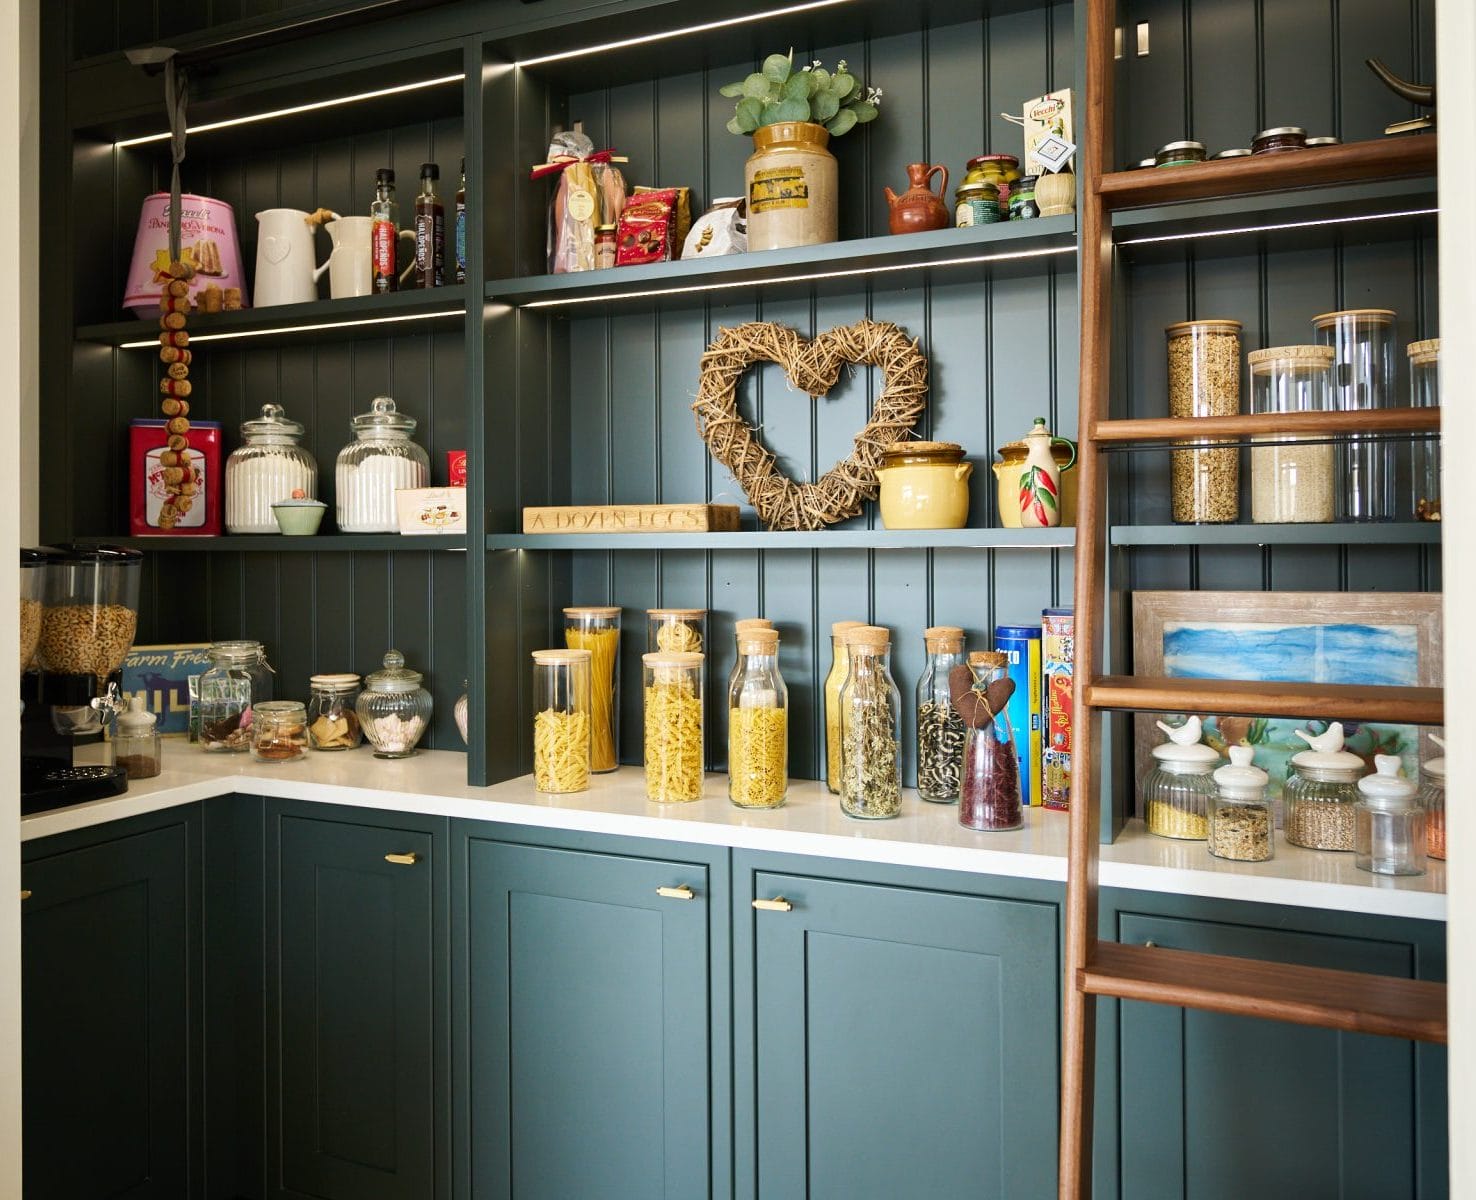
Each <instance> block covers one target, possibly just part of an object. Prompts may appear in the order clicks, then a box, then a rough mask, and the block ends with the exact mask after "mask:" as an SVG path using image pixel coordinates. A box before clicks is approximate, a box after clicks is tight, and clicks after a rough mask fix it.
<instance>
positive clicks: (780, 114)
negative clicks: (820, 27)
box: [720, 49, 882, 137]
mask: <svg viewBox="0 0 1476 1200" xmlns="http://www.w3.org/2000/svg"><path fill="white" fill-rule="evenodd" d="M720 90H721V93H722V95H724V96H727V97H728V98H729V99H736V100H737V101H738V107H737V109H736V110H735V111H734V113H733V119H732V120H731V121H729V122H728V132H729V133H737V134H748V133H752V132H753V131H754V130H755V129H759V128H761V127H763V126H765V125H774V124H777V123H779V122H780V121H813V122H815V123H816V124H819V125H824V126H825V128H826V129H828V130H829V131H830V136H831V137H840V136H841V134H843V133H849V132H850V131H851V130H852V129H853V128H854V127H855V126H857V125H864V124H865V123H866V122H867V121H874V120H876V115H877V112H878V109H879V106H880V104H881V98H882V90H881V88H874V87H867V86H866V85H865V84H864V83H862V82H861V80H860V79H858V78H856V76H854V75H852V74H851V73H850V71H849V70H847V68H846V63H845V60H844V59H842V60H841V61H840V62H838V63H836V64H835V70H834V71H827V70H826V69H825V67H824V66H822V65H821V63H820V61H819V60H818V59H816V60H815V61H814V62H812V63H810V64H809V65H808V66H805V67H801V68H800V69H799V70H798V71H796V70H795V69H794V51H793V50H792V49H791V50H790V52H789V53H788V54H771V55H769V57H768V58H766V59H764V65H763V69H762V70H758V71H755V72H754V73H753V74H752V75H750V76H749V77H748V78H747V79H744V80H740V81H739V82H738V83H730V84H728V85H727V86H726V87H723V88H722V89H720Z"/></svg>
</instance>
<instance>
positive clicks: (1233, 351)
mask: <svg viewBox="0 0 1476 1200" xmlns="http://www.w3.org/2000/svg"><path fill="white" fill-rule="evenodd" d="M1241 328H1242V326H1241V324H1240V322H1239V321H1229V320H1202V321H1180V322H1179V323H1178V324H1175V325H1170V326H1169V327H1168V328H1167V329H1165V330H1164V333H1165V334H1166V335H1167V337H1168V399H1169V416H1171V417H1233V416H1236V415H1237V414H1238V413H1239V412H1240V333H1241ZM1178 444H1180V445H1183V444H1185V443H1178ZM1187 444H1188V445H1191V446H1193V447H1195V448H1194V449H1190V450H1175V451H1174V452H1173V454H1172V455H1171V459H1170V467H1169V471H1170V482H1171V485H1172V499H1173V518H1174V520H1175V521H1176V522H1178V523H1180V524H1186V525H1194V524H1225V523H1227V522H1233V521H1236V520H1238V519H1239V518H1240V451H1239V450H1237V449H1236V448H1235V447H1234V446H1217V445H1216V443H1214V442H1208V441H1206V442H1198V441H1196V442H1190V443H1187Z"/></svg>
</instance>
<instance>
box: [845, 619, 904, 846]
mask: <svg viewBox="0 0 1476 1200" xmlns="http://www.w3.org/2000/svg"><path fill="white" fill-rule="evenodd" d="M846 645H847V647H848V648H849V650H850V657H851V669H850V672H849V673H848V674H847V676H846V682H845V684H844V685H843V686H842V687H841V694H840V711H841V743H842V750H841V788H840V804H841V811H842V812H843V813H845V814H846V815H847V816H848V817H862V818H865V819H877V818H884V817H895V816H897V815H899V814H900V813H901V811H902V746H901V742H900V741H899V738H900V736H901V729H902V698H901V696H900V695H899V694H898V692H897V685H896V684H895V683H894V682H893V681H892V669H891V646H892V635H891V634H890V633H889V632H888V631H887V630H885V629H883V628H882V627H881V626H879V625H861V626H858V627H857V628H855V629H851V630H848V631H847V633H846Z"/></svg>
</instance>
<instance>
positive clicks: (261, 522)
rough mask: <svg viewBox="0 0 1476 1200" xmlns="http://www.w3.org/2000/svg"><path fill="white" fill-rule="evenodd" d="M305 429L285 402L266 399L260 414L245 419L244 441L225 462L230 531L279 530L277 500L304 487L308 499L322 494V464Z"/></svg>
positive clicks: (243, 426) (226, 499) (226, 518)
mask: <svg viewBox="0 0 1476 1200" xmlns="http://www.w3.org/2000/svg"><path fill="white" fill-rule="evenodd" d="M302 434H303V428H302V426H301V425H300V424H298V423H297V422H296V421H289V420H288V419H287V413H286V410H284V409H283V408H282V406H281V405H280V404H263V405H262V406H261V416H260V417H258V418H257V419H256V420H254V421H247V422H245V423H244V424H242V426H241V439H242V442H243V444H242V445H240V446H237V447H236V449H234V450H232V451H231V454H230V457H229V458H227V459H226V465H225V526H226V532H227V533H279V532H280V531H281V530H280V527H279V526H278V524H277V518H276V514H274V513H273V512H272V505H273V504H276V503H277V502H278V501H281V500H290V499H292V498H293V496H295V495H297V494H298V493H299V492H300V493H301V498H302V499H305V500H316V499H317V498H318V463H317V460H316V459H315V458H313V456H312V454H310V453H309V452H308V451H307V450H306V449H305V448H304V447H303V445H302Z"/></svg>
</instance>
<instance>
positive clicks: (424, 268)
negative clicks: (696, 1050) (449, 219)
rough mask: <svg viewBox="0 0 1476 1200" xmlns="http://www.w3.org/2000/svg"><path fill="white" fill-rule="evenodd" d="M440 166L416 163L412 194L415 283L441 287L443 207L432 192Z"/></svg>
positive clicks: (442, 275) (442, 281)
mask: <svg viewBox="0 0 1476 1200" xmlns="http://www.w3.org/2000/svg"><path fill="white" fill-rule="evenodd" d="M440 177H441V169H440V167H438V166H436V164H435V163H421V164H420V195H418V196H416V197H415V286H416V287H421V288H433V287H441V286H443V285H444V284H445V282H446V210H445V208H443V207H442V205H441V197H440V195H439V193H438V192H437V191H436V180H438V179H440Z"/></svg>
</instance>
